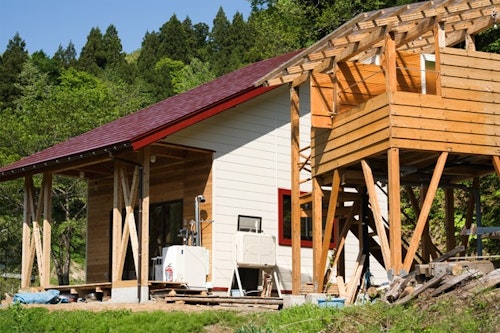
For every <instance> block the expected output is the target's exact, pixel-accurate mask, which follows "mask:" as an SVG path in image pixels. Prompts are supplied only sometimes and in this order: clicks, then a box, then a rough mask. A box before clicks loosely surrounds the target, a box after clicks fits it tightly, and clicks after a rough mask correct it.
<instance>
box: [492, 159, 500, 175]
mask: <svg viewBox="0 0 500 333" xmlns="http://www.w3.org/2000/svg"><path fill="white" fill-rule="evenodd" d="M493 167H494V168H495V171H496V173H497V176H498V179H500V156H493Z"/></svg>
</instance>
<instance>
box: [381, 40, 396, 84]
mask: <svg viewBox="0 0 500 333" xmlns="http://www.w3.org/2000/svg"><path fill="white" fill-rule="evenodd" d="M384 56H385V57H384V67H385V75H386V78H385V79H386V86H387V91H388V92H395V91H396V90H397V86H398V82H397V81H396V41H395V38H394V33H392V32H390V33H387V34H386V35H385V54H384Z"/></svg>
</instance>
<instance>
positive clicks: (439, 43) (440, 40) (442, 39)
mask: <svg viewBox="0 0 500 333" xmlns="http://www.w3.org/2000/svg"><path fill="white" fill-rule="evenodd" d="M445 47H446V34H445V30H444V23H442V22H436V24H435V26H434V55H435V69H434V70H435V71H436V73H437V74H438V75H437V76H436V95H437V96H441V75H440V73H441V49H444V48H445Z"/></svg>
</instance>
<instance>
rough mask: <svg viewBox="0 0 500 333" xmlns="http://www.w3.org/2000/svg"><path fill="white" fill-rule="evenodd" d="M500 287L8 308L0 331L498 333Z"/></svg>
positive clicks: (0, 320) (1, 318)
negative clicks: (291, 303) (468, 291)
mask: <svg viewBox="0 0 500 333" xmlns="http://www.w3.org/2000/svg"><path fill="white" fill-rule="evenodd" d="M499 290H500V289H496V290H493V291H491V290H490V291H487V292H484V293H481V294H478V295H474V296H471V297H468V298H459V297H456V296H450V297H445V298H440V299H438V300H436V299H429V300H419V301H416V302H413V303H410V304H408V305H405V306H402V305H389V304H386V303H383V302H378V303H374V304H369V305H364V306H347V307H344V308H342V309H339V308H320V307H317V306H315V305H303V306H296V307H291V308H288V309H284V310H281V311H279V312H275V311H273V312H252V313H242V312H235V311H228V310H226V311H220V310H211V311H204V312H194V313H186V312H163V311H153V312H132V311H130V310H113V311H101V312H93V311H49V310H47V309H46V308H26V307H24V306H22V305H10V306H8V307H6V308H4V309H3V310H0V332H172V333H176V332H221V331H222V332H237V333H271V332H272V333H275V332H276V333H278V332H280V333H286V332H322V333H335V332H426V333H434V332H436V333H437V332H439V333H441V332H461V333H462V332H465V333H467V332H474V333H476V332H500V323H499V320H498V318H499V314H500V292H499Z"/></svg>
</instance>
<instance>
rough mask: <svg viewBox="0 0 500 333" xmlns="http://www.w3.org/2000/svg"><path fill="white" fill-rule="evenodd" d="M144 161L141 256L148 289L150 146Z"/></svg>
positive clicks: (142, 274)
mask: <svg viewBox="0 0 500 333" xmlns="http://www.w3.org/2000/svg"><path fill="white" fill-rule="evenodd" d="M143 155H144V156H143V159H142V165H143V166H144V168H143V173H144V177H143V183H142V195H143V198H142V226H141V230H142V232H141V234H142V235H141V236H142V237H141V240H140V242H141V248H142V249H141V256H142V260H141V263H142V266H141V281H140V282H141V286H143V287H146V286H147V285H148V276H149V274H148V272H149V203H150V197H149V183H150V175H151V167H150V162H151V159H150V155H151V151H150V148H149V146H148V147H145V148H144V154H143Z"/></svg>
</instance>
